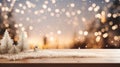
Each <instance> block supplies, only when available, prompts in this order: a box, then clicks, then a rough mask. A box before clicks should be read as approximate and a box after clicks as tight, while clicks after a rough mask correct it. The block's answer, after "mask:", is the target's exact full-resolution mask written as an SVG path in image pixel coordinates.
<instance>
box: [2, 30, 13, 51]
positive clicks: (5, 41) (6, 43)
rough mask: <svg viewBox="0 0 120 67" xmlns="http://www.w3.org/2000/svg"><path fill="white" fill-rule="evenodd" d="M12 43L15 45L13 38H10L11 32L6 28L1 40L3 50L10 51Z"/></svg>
mask: <svg viewBox="0 0 120 67" xmlns="http://www.w3.org/2000/svg"><path fill="white" fill-rule="evenodd" d="M12 45H13V40H12V39H11V38H10V36H9V33H8V31H7V30H6V31H5V33H4V36H3V38H2V40H1V52H2V53H8V51H9V50H10V49H11V48H12Z"/></svg>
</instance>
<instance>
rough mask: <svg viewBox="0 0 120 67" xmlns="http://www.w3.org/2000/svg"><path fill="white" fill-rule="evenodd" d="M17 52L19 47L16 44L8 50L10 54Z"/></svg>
mask: <svg viewBox="0 0 120 67" xmlns="http://www.w3.org/2000/svg"><path fill="white" fill-rule="evenodd" d="M19 52H20V49H19V48H18V47H17V46H16V45H13V46H12V48H11V49H10V50H9V53H10V54H16V53H19Z"/></svg>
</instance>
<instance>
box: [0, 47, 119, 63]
mask: <svg viewBox="0 0 120 67" xmlns="http://www.w3.org/2000/svg"><path fill="white" fill-rule="evenodd" d="M49 51H50V52H51V55H52V56H56V57H41V58H29V59H22V60H16V61H10V60H8V59H0V63H120V50H119V49H72V50H70V49H50V50H41V52H40V53H41V54H43V55H44V56H45V55H48V54H49V53H48V54H47V52H49ZM38 53H39V52H38ZM72 54H73V56H72ZM89 54H90V55H91V56H94V55H95V57H79V56H76V55H80V56H81V55H85V56H86V55H89ZM92 54H93V55H92ZM58 55H60V56H58ZM63 55H64V56H63ZM69 55H71V56H69ZM67 56H68V57H67Z"/></svg>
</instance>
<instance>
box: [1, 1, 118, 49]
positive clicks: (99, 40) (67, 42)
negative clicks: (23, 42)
mask: <svg viewBox="0 0 120 67" xmlns="http://www.w3.org/2000/svg"><path fill="white" fill-rule="evenodd" d="M6 29H7V30H8V31H9V33H10V36H11V38H12V39H13V40H14V43H15V45H17V41H18V40H19V37H18V36H19V33H20V32H21V31H24V32H25V33H26V37H27V40H28V44H29V45H28V46H29V47H30V48H31V49H32V48H34V47H36V46H37V47H39V48H40V49H94V48H95V49H99V48H101V49H110V48H113V49H114V48H120V0H0V39H2V37H3V34H4V31H5V30H6Z"/></svg>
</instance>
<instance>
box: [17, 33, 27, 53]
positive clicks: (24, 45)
mask: <svg viewBox="0 0 120 67" xmlns="http://www.w3.org/2000/svg"><path fill="white" fill-rule="evenodd" d="M18 48H19V49H20V51H24V50H26V49H27V48H28V44H27V37H26V33H25V31H22V32H21V34H20V36H19V41H18Z"/></svg>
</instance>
